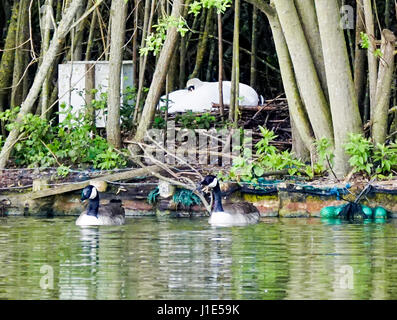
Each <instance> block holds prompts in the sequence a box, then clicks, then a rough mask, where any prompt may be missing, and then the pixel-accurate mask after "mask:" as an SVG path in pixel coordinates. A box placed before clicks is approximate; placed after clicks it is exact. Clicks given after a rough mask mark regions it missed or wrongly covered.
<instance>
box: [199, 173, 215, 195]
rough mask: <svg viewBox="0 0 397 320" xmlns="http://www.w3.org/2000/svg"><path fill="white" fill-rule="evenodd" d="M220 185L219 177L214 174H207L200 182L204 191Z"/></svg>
mask: <svg viewBox="0 0 397 320" xmlns="http://www.w3.org/2000/svg"><path fill="white" fill-rule="evenodd" d="M217 186H219V182H218V179H217V177H215V176H213V175H209V176H206V177H205V178H204V180H203V181H201V182H200V187H201V189H202V190H203V191H205V192H208V191H209V190H211V189H214V188H216V187H217Z"/></svg>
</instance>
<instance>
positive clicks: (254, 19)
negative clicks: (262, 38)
mask: <svg viewBox="0 0 397 320" xmlns="http://www.w3.org/2000/svg"><path fill="white" fill-rule="evenodd" d="M257 21H258V9H257V8H256V7H254V9H253V10H252V34H251V68H250V86H251V87H252V88H254V89H255V87H256V75H257V72H256V60H257V59H256V55H257V47H258V37H257V30H256V29H257Z"/></svg>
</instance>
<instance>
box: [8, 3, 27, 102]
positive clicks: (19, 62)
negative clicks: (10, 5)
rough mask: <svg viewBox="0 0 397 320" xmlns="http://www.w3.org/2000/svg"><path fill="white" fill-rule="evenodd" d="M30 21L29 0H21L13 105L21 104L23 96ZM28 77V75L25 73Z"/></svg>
mask: <svg viewBox="0 0 397 320" xmlns="http://www.w3.org/2000/svg"><path fill="white" fill-rule="evenodd" d="M28 21H29V1H28V0H21V1H20V6H19V12H18V24H17V31H16V44H17V46H16V47H17V48H16V49H15V60H14V70H13V75H12V90H11V106H12V107H17V106H20V105H21V103H22V101H23V99H24V96H23V81H22V77H23V75H24V71H25V68H26V66H27V52H26V49H27V45H26V43H25V44H24V45H22V44H23V43H24V42H26V41H27V40H28V39H29V35H28ZM25 77H26V75H25Z"/></svg>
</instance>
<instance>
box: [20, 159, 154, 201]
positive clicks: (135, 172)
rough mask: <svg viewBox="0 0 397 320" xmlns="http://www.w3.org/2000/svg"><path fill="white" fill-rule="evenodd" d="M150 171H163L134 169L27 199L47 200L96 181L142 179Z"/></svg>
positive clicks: (29, 194) (148, 168) (33, 194)
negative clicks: (46, 198)
mask: <svg viewBox="0 0 397 320" xmlns="http://www.w3.org/2000/svg"><path fill="white" fill-rule="evenodd" d="M148 170H149V171H150V172H158V171H160V170H161V168H160V167H159V166H150V167H147V168H145V169H132V170H130V171H125V172H119V173H113V174H109V175H103V176H100V177H98V178H95V179H91V180H87V181H82V182H78V183H71V184H67V185H62V186H58V187H55V188H51V189H46V190H41V191H35V192H31V193H28V194H27V195H26V199H32V200H34V199H40V198H45V197H49V196H55V195H57V194H62V193H66V192H71V191H76V190H80V189H83V188H85V187H86V186H88V185H89V184H90V183H91V182H92V181H96V180H106V181H119V180H127V179H132V178H135V177H140V176H143V175H145V174H146V173H147V172H148Z"/></svg>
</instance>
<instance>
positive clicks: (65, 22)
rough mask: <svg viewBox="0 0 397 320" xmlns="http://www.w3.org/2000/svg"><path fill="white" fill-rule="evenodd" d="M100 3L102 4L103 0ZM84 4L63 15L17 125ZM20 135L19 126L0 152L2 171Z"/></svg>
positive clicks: (78, 0)
mask: <svg viewBox="0 0 397 320" xmlns="http://www.w3.org/2000/svg"><path fill="white" fill-rule="evenodd" d="M98 1H100V2H101V0H98ZM102 1H103V0H102ZM82 3H83V0H73V2H72V3H71V4H70V6H69V8H68V9H67V10H66V12H65V14H64V15H63V18H62V20H61V22H60V23H59V25H58V28H57V30H56V31H55V33H54V36H53V38H52V41H51V44H50V47H49V48H48V51H47V53H46V54H45V56H44V58H43V63H42V64H41V65H40V67H39V69H38V71H37V73H36V77H35V79H34V81H33V85H32V87H31V89H30V91H29V93H28V96H27V97H26V99H25V101H24V102H23V103H22V106H21V110H20V111H19V113H18V116H17V119H16V123H17V124H19V123H21V122H22V120H23V118H24V116H25V115H26V114H28V113H29V112H30V111H31V109H32V107H33V105H34V103H35V101H36V99H37V97H38V95H39V93H40V90H41V87H42V85H43V82H44V79H45V78H46V76H47V73H48V70H49V69H50V67H51V65H52V64H53V62H54V61H55V59H56V56H57V54H58V51H59V48H60V45H61V43H62V40H63V39H64V38H65V37H66V35H67V34H68V32H69V27H70V26H71V24H72V22H73V18H74V16H75V15H76V12H77V10H78V8H79V7H80V6H81V5H82ZM18 135H19V127H18V126H17V127H15V128H14V129H13V130H11V132H10V134H9V135H8V137H7V139H6V141H5V144H4V146H3V149H2V150H1V152H0V169H4V168H5V166H6V164H7V161H8V159H9V157H10V153H11V151H12V148H13V146H14V144H15V143H16V142H17V139H18Z"/></svg>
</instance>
